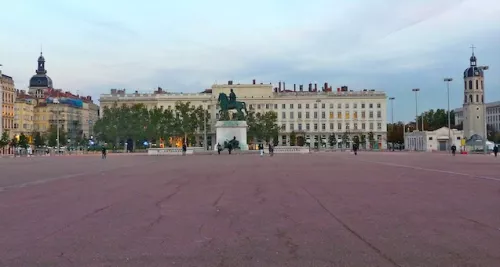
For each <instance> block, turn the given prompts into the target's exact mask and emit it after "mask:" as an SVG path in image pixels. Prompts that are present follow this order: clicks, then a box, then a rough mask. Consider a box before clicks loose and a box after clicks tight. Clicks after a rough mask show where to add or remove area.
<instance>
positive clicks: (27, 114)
mask: <svg viewBox="0 0 500 267" xmlns="http://www.w3.org/2000/svg"><path fill="white" fill-rule="evenodd" d="M34 107H35V100H34V99H33V98H32V97H31V96H30V95H28V94H26V92H25V91H24V90H17V91H16V103H15V104H14V131H13V133H14V135H16V136H20V135H21V134H24V135H26V136H28V137H29V138H30V137H32V133H33V131H34V115H35V113H34V111H35V109H34ZM30 139H31V138H30Z"/></svg>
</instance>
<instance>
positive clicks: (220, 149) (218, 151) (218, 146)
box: [217, 143, 222, 155]
mask: <svg viewBox="0 0 500 267" xmlns="http://www.w3.org/2000/svg"><path fill="white" fill-rule="evenodd" d="M221 151H222V146H221V145H220V143H217V153H219V155H220V152H221Z"/></svg>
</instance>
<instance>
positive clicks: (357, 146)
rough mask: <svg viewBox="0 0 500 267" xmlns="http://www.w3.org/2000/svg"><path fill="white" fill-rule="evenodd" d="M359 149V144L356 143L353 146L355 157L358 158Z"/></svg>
mask: <svg viewBox="0 0 500 267" xmlns="http://www.w3.org/2000/svg"><path fill="white" fill-rule="evenodd" d="M358 148H359V145H358V144H357V143H354V144H353V145H352V150H353V151H354V155H355V156H357V155H358Z"/></svg>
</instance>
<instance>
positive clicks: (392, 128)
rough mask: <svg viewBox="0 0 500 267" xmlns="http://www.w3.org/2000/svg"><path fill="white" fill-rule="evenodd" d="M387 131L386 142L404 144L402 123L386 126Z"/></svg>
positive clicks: (403, 126)
mask: <svg viewBox="0 0 500 267" xmlns="http://www.w3.org/2000/svg"><path fill="white" fill-rule="evenodd" d="M387 130H388V133H387V142H390V143H404V131H405V124H404V123H403V122H401V121H400V122H397V123H394V124H388V125H387Z"/></svg>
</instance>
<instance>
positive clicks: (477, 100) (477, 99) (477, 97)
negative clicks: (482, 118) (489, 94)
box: [476, 95, 479, 103]
mask: <svg viewBox="0 0 500 267" xmlns="http://www.w3.org/2000/svg"><path fill="white" fill-rule="evenodd" d="M478 102H479V95H476V103H478Z"/></svg>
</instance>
